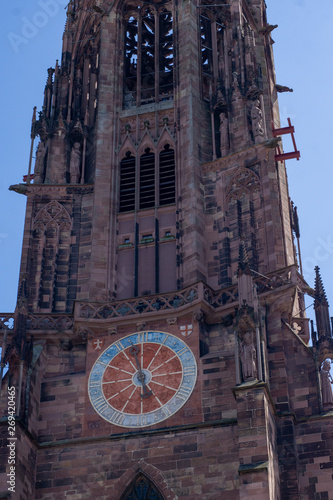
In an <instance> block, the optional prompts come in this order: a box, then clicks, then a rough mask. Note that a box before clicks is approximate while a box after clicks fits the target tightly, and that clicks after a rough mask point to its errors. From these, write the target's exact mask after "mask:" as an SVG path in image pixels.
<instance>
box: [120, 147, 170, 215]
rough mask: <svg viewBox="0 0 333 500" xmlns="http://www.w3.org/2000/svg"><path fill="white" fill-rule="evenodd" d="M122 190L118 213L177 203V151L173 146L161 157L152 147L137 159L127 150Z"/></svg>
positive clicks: (164, 150)
mask: <svg viewBox="0 0 333 500" xmlns="http://www.w3.org/2000/svg"><path fill="white" fill-rule="evenodd" d="M156 158H157V160H158V162H157V164H156ZM119 191H120V194H119V212H130V211H132V210H136V209H139V210H143V209H146V208H153V207H155V206H164V205H171V204H173V203H175V200H176V169H175V152H174V150H173V149H172V148H171V147H170V145H169V144H167V145H166V146H165V147H164V149H163V150H162V151H161V152H160V153H159V154H158V155H156V153H155V152H154V151H153V150H152V149H150V148H146V149H145V151H144V153H143V154H142V155H140V156H137V157H135V156H134V155H133V154H132V153H131V152H129V151H128V152H127V153H126V155H125V157H124V158H123V159H122V160H121V161H120V190H119Z"/></svg>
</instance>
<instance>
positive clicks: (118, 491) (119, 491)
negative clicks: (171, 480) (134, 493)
mask: <svg viewBox="0 0 333 500" xmlns="http://www.w3.org/2000/svg"><path fill="white" fill-rule="evenodd" d="M140 474H141V475H142V476H144V478H147V479H148V480H149V481H150V483H151V485H152V486H153V487H154V488H155V490H157V492H158V494H159V495H160V497H157V499H159V498H160V499H162V500H177V498H178V497H177V496H176V495H175V493H174V492H173V490H172V489H170V488H169V487H168V485H167V482H166V480H165V478H164V477H163V475H162V473H161V471H159V470H158V469H157V468H156V467H154V466H153V465H151V464H147V463H146V462H145V461H144V459H141V460H140V462H139V463H136V464H135V465H133V467H131V468H130V469H128V470H127V471H126V472H125V473H124V474H123V475H122V476H121V477H120V478H119V480H118V482H117V484H116V485H115V490H114V492H113V495H112V500H124V499H126V500H127V498H126V496H124V495H125V494H127V493H129V492H130V489H131V487H132V485H133V484H135V481H136V480H137V479H139V476H140ZM134 498H135V497H134ZM152 498H153V499H154V497H152ZM135 500H136V499H135ZM140 500H141V499H140ZM145 500H151V499H149V497H148V499H145ZM154 500H155V499H154Z"/></svg>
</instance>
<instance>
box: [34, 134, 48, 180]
mask: <svg viewBox="0 0 333 500" xmlns="http://www.w3.org/2000/svg"><path fill="white" fill-rule="evenodd" d="M45 153H46V149H45V144H44V143H43V141H40V143H39V144H38V147H37V151H36V163H35V176H34V184H41V183H42V182H43V180H44V159H45Z"/></svg>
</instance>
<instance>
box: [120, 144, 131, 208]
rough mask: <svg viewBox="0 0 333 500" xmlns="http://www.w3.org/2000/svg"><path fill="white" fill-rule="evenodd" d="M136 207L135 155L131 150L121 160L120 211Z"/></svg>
mask: <svg viewBox="0 0 333 500" xmlns="http://www.w3.org/2000/svg"><path fill="white" fill-rule="evenodd" d="M134 209H135V157H134V156H132V155H131V153H130V152H128V153H126V157H125V158H124V159H123V160H121V162H120V206H119V211H120V212H128V211H130V210H134Z"/></svg>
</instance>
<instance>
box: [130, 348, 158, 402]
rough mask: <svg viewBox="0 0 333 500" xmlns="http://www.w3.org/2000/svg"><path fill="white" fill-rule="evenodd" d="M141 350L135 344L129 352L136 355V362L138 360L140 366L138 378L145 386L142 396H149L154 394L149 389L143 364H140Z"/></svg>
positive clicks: (137, 363)
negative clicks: (142, 368)
mask: <svg viewBox="0 0 333 500" xmlns="http://www.w3.org/2000/svg"><path fill="white" fill-rule="evenodd" d="M139 351H140V349H139V347H138V346H136V345H133V346H132V347H131V348H130V351H129V352H130V354H132V356H134V358H135V362H136V366H137V367H138V379H139V381H140V382H141V384H142V387H143V394H140V396H141V398H149V396H151V395H152V394H153V391H151V390H150V391H147V386H146V384H145V380H146V375H145V374H144V372H143V371H142V370H141V366H140V363H139V360H138V353H139Z"/></svg>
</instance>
